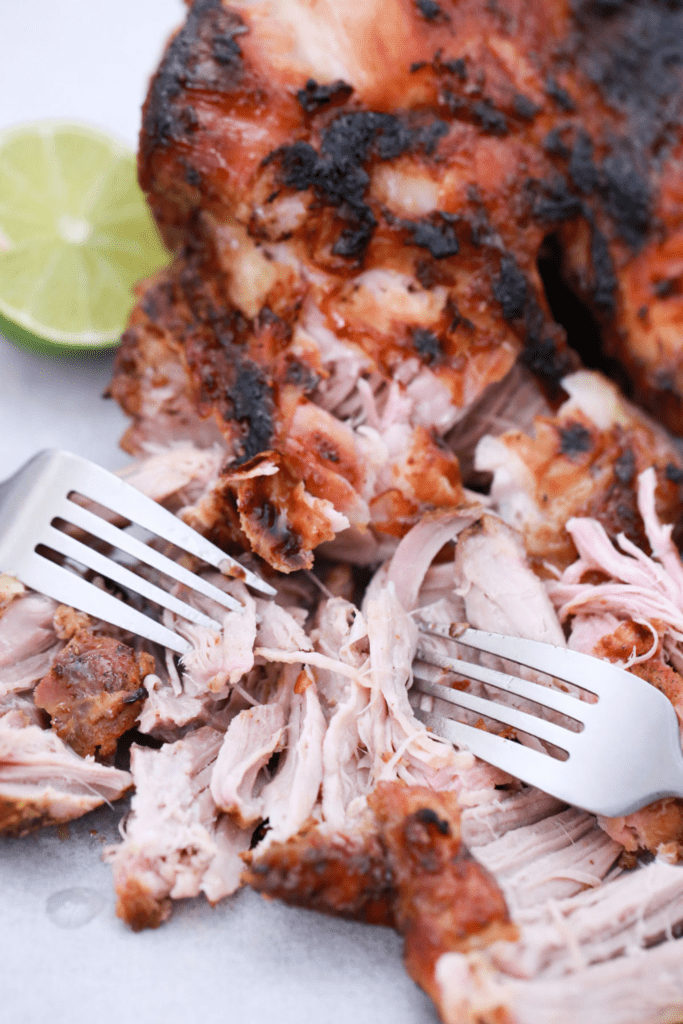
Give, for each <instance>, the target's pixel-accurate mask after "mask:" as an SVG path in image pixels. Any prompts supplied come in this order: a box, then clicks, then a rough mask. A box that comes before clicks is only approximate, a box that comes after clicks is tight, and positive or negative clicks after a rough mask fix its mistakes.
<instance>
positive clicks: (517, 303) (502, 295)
mask: <svg viewBox="0 0 683 1024" xmlns="http://www.w3.org/2000/svg"><path fill="white" fill-rule="evenodd" d="M493 294H494V296H495V298H496V299H497V300H498V302H500V306H501V309H502V311H503V316H504V317H505V319H506V320H516V319H517V318H518V317H520V316H522V314H523V313H524V306H525V304H526V298H527V282H526V278H525V276H524V274H523V273H522V271H521V270H520V269H519V267H518V265H517V261H516V260H515V258H514V256H510V255H505V256H503V257H502V258H501V261H500V273H499V274H498V276H497V277H494V279H493Z"/></svg>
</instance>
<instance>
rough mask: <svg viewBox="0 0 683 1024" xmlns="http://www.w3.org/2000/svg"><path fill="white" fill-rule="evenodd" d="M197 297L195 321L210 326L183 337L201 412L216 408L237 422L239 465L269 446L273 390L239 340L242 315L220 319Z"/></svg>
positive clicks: (272, 424) (233, 422)
mask: <svg viewBox="0 0 683 1024" xmlns="http://www.w3.org/2000/svg"><path fill="white" fill-rule="evenodd" d="M186 298H189V296H188V294H187V292H186ZM194 299H195V301H194V303H193V313H194V314H195V323H203V324H211V328H208V327H205V328H203V329H200V330H198V331H197V332H196V333H195V332H194V331H190V332H189V334H188V335H187V337H186V340H185V351H186V354H187V358H188V362H189V363H190V366H191V367H192V368H193V370H194V373H195V374H196V376H197V379H198V381H199V387H200V396H199V408H200V412H204V414H206V412H208V411H209V410H212V409H216V410H217V411H218V412H219V414H220V415H221V416H222V418H223V419H224V420H225V422H226V423H230V424H238V425H239V428H240V436H239V438H236V439H235V440H236V444H237V446H238V450H237V451H236V453H235V454H236V459H235V463H234V464H235V465H241V464H242V463H244V462H246V461H248V460H249V459H251V458H253V457H254V456H255V455H258V454H259V453H260V452H263V451H267V450H269V449H270V447H271V443H272V437H273V432H274V414H275V403H274V400H273V391H272V388H271V386H270V383H269V381H268V379H267V377H266V375H265V373H264V371H263V370H262V369H261V367H260V366H258V365H257V363H255V362H254V361H253V360H251V359H249V358H248V357H247V356H246V355H245V354H244V349H243V345H242V344H240V342H241V341H242V340H243V337H244V333H245V331H246V330H247V323H246V321H244V318H243V317H241V316H240V315H239V314H237V313H234V314H232V315H231V316H228V317H225V316H224V317H223V318H222V319H218V315H217V314H216V313H215V312H214V311H213V310H212V308H211V303H210V302H208V301H205V303H204V308H203V309H202V308H200V302H199V300H198V299H197V297H196V296H194ZM212 321H213V322H212ZM209 331H210V334H209Z"/></svg>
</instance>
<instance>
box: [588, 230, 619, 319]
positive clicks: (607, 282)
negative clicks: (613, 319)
mask: <svg viewBox="0 0 683 1024" xmlns="http://www.w3.org/2000/svg"><path fill="white" fill-rule="evenodd" d="M591 263H592V264H593V299H594V301H595V304H596V306H597V307H598V308H599V309H600V310H602V311H603V312H605V313H612V312H613V311H614V295H615V292H616V289H617V276H616V273H615V270H614V263H613V262H612V257H611V255H610V251H609V246H608V245H607V239H606V238H605V236H604V235H603V233H602V231H600V229H599V228H598V227H597V226H596V225H595V224H594V225H593V228H592V232H591Z"/></svg>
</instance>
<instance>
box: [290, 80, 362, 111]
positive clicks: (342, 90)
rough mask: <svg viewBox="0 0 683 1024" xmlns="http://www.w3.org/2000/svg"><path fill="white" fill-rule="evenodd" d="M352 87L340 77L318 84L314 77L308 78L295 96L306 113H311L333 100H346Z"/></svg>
mask: <svg viewBox="0 0 683 1024" xmlns="http://www.w3.org/2000/svg"><path fill="white" fill-rule="evenodd" d="M352 92H353V89H352V88H351V86H350V85H347V84H346V82H342V81H341V79H340V80H338V81H336V82H332V84H331V85H318V83H317V82H316V80H315V79H314V78H309V79H308V81H307V82H306V85H305V86H304V87H303V89H299V91H298V92H297V94H296V98H297V99H298V101H299V103H300V104H301V106H302V108H303V109H304V110H305V111H306V113H307V114H312V113H313V112H314V111H315V110H319V109H320V107H326V106H327V105H328V104H329V103H332V102H333V101H335V100H347V99H348V98H349V96H350V95H351V93H352Z"/></svg>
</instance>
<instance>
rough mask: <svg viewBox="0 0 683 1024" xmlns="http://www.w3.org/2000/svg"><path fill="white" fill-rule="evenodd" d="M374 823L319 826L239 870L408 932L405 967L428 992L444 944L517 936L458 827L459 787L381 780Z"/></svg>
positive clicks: (301, 900) (259, 885) (303, 900)
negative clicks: (351, 831)
mask: <svg viewBox="0 0 683 1024" xmlns="http://www.w3.org/2000/svg"><path fill="white" fill-rule="evenodd" d="M368 803H369V806H370V808H371V810H372V812H373V814H374V827H375V828H376V831H373V830H372V829H370V828H369V829H368V831H367V833H366V834H365V835H363V836H353V837H347V836H343V835H335V834H332V835H325V834H323V833H322V832H321V831H320V830H319V829H318V827H317V826H314V827H312V828H310V829H309V830H308V831H307V832H303V833H300V834H299V835H298V836H296V837H295V838H294V839H292V840H290V841H288V842H287V843H274V844H273V845H272V846H270V847H269V848H268V849H267V850H266V852H265V853H264V854H263V855H261V856H259V853H258V847H257V848H256V851H255V854H254V855H253V856H252V857H251V858H249V859H250V866H249V867H248V869H247V871H246V872H245V876H244V877H245V880H246V881H247V882H248V883H249V884H250V885H252V886H253V888H255V889H257V890H258V891H259V892H262V893H264V894H265V895H268V896H276V897H278V898H280V899H283V900H285V902H287V903H293V904H295V905H297V906H304V907H310V908H312V909H315V910H322V911H324V912H325V913H331V914H337V915H341V916H344V917H354V918H356V919H357V920H361V921H367V922H369V923H372V924H386V925H393V926H394V927H396V928H397V929H398V931H399V932H401V934H403V935H404V936H405V956H406V964H407V967H408V970H409V971H410V973H411V975H412V976H413V977H414V978H415V980H416V981H417V982H419V984H420V985H421V986H422V987H423V988H424V989H425V990H426V991H427V992H428V993H429V994H430V995H432V996H433V997H436V995H437V989H436V984H435V981H434V968H435V965H436V962H437V960H438V958H439V957H440V956H441V954H442V953H446V952H451V951H454V950H458V951H461V952H464V951H465V950H467V949H475V948H480V947H483V946H486V945H488V944H489V943H490V942H493V941H495V940H496V939H510V940H514V939H516V938H517V929H516V928H515V927H514V926H513V925H512V924H511V923H510V919H509V915H508V911H507V907H506V905H505V900H504V898H503V895H502V893H501V891H500V889H499V888H498V885H497V883H496V882H495V881H494V879H493V878H492V877H491V876H490V875H489V874H488V872H487V871H486V870H485V869H484V868H483V867H482V866H481V864H479V863H478V862H477V861H475V860H473V859H471V857H470V856H469V854H468V852H467V850H466V849H465V848H464V847H463V846H462V843H461V837H460V809H459V806H458V802H457V799H456V797H455V794H453V793H448V792H443V793H438V792H434V791H432V790H428V789H425V788H424V787H421V786H411V787H408V786H406V785H404V784H403V783H397V782H392V783H388V782H383V783H380V784H379V785H378V786H377V788H376V789H375V791H374V792H373V793H372V794H371V795H370V797H369V799H368Z"/></svg>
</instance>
